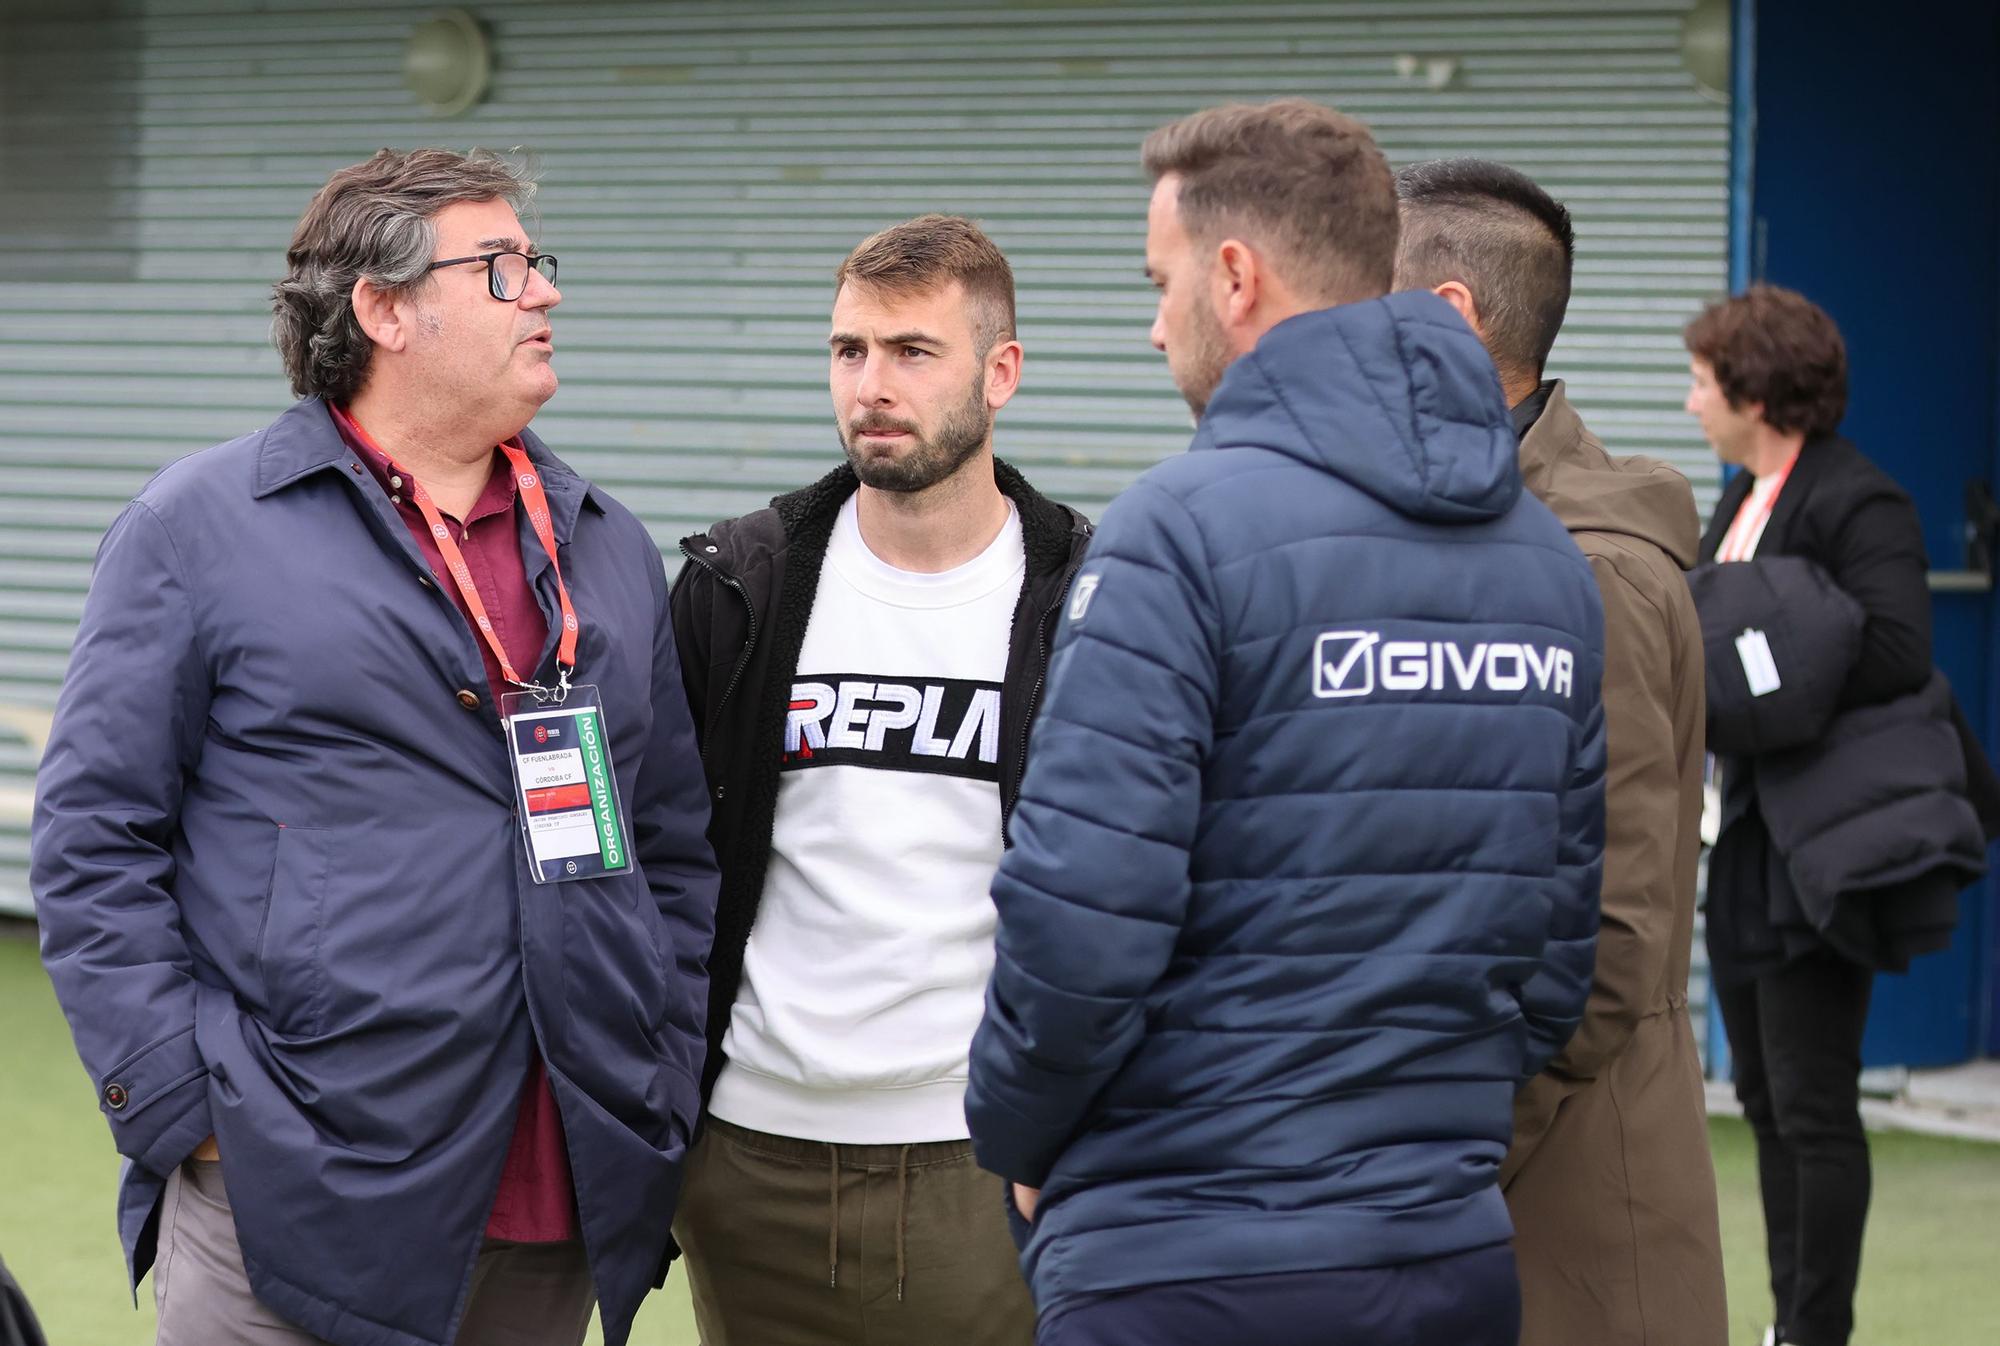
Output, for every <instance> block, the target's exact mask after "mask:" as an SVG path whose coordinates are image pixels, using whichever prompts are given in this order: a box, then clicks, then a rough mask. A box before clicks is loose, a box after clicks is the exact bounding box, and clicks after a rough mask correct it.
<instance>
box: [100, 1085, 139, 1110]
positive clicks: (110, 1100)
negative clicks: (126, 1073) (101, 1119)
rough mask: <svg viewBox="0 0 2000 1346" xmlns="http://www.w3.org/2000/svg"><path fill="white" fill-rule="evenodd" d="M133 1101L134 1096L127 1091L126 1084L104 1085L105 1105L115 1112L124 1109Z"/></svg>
mask: <svg viewBox="0 0 2000 1346" xmlns="http://www.w3.org/2000/svg"><path fill="white" fill-rule="evenodd" d="M131 1101H132V1096H131V1095H130V1094H128V1093H126V1092H125V1086H124V1085H122V1084H107V1085H105V1086H104V1106H105V1107H107V1108H110V1109H111V1110H112V1111H113V1112H119V1111H122V1110H123V1109H124V1107H125V1105H126V1104H127V1103H129V1102H131Z"/></svg>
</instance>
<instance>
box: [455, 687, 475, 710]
mask: <svg viewBox="0 0 2000 1346" xmlns="http://www.w3.org/2000/svg"><path fill="white" fill-rule="evenodd" d="M458 704H459V705H461V706H464V707H465V708H466V709H467V710H478V709H479V693H477V692H475V691H473V690H472V689H471V688H470V687H461V688H459V689H458Z"/></svg>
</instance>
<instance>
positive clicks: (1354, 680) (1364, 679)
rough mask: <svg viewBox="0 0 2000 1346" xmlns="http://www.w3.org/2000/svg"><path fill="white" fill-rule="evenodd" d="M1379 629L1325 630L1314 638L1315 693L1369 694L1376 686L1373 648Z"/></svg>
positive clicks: (1377, 638) (1378, 637)
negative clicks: (1318, 636)
mask: <svg viewBox="0 0 2000 1346" xmlns="http://www.w3.org/2000/svg"><path fill="white" fill-rule="evenodd" d="M1381 639H1382V633H1381V632H1380V631H1326V632H1322V633H1321V635H1320V638H1319V639H1318V640H1316V641H1314V642H1313V695H1314V696H1366V695H1368V694H1369V693H1370V692H1372V691H1374V690H1375V660H1374V659H1373V658H1371V657H1370V653H1371V651H1372V650H1373V649H1374V648H1375V645H1376V643H1377V642H1378V641H1380V640H1381Z"/></svg>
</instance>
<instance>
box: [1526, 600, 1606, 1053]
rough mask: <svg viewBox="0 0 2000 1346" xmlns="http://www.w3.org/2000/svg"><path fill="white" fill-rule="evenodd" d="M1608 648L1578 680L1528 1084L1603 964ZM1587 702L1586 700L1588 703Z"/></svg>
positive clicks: (1530, 996)
mask: <svg viewBox="0 0 2000 1346" xmlns="http://www.w3.org/2000/svg"><path fill="white" fill-rule="evenodd" d="M1602 648H1603V644H1602V635H1601V633H1600V634H1598V635H1597V640H1596V648H1594V649H1593V650H1592V651H1591V653H1590V655H1589V658H1588V663H1589V665H1590V669H1591V673H1590V676H1589V677H1587V678H1585V677H1579V678H1578V679H1577V695H1578V697H1579V700H1580V702H1581V704H1580V710H1581V712H1582V713H1581V718H1580V720H1579V722H1578V724H1577V726H1576V728H1575V730H1574V737H1573V739H1572V742H1573V744H1574V751H1573V754H1572V756H1571V762H1570V775H1569V785H1568V788H1567V789H1565V790H1564V791H1563V796H1562V801H1561V805H1560V815H1559V825H1560V828H1561V832H1560V834H1559V836H1558V838H1557V843H1556V877H1555V882H1554V883H1553V884H1552V885H1551V886H1550V899H1551V900H1550V909H1549V937H1548V943H1547V944H1546V945H1545V946H1544V947H1543V950H1542V966H1541V969H1540V970H1539V971H1538V972H1536V973H1535V975H1534V976H1533V977H1531V978H1530V979H1529V980H1528V981H1527V982H1526V983H1525V984H1524V985H1523V986H1522V987H1521V990H1520V1002H1521V1018H1522V1019H1523V1020H1524V1021H1525V1022H1526V1024H1527V1028H1528V1057H1527V1060H1526V1062H1525V1063H1524V1064H1523V1066H1522V1072H1521V1073H1522V1078H1523V1079H1527V1078H1531V1077H1533V1076H1535V1075H1538V1074H1540V1073H1541V1072H1542V1070H1543V1068H1544V1067H1546V1066H1547V1065H1548V1064H1549V1062H1550V1061H1552V1060H1553V1059H1554V1058H1555V1055H1556V1053H1558V1052H1560V1051H1561V1050H1562V1049H1563V1047H1564V1046H1565V1045H1567V1044H1568V1042H1569V1040H1570V1037H1571V1035H1573V1034H1574V1033H1575V1032H1576V1029H1577V1025H1578V1024H1580V1023H1581V1022H1582V1021H1583V1011H1584V1006H1585V1004H1586V1002H1587V1001H1588V1000H1589V998H1590V988H1591V981H1592V974H1593V971H1594V968H1595V965H1596V961H1597V927H1598V898H1599V888H1600V885H1601V883H1602V881H1603V877H1604V775H1605V749H1606V738H1605V728H1604V703H1603V701H1602V700H1601V699H1600V694H1599V678H1600V676H1601V668H1602V658H1601V656H1599V654H1598V653H1597V651H1598V650H1601V649H1602ZM1586 695H1587V698H1588V699H1587V700H1584V699H1583V698H1585V697H1586Z"/></svg>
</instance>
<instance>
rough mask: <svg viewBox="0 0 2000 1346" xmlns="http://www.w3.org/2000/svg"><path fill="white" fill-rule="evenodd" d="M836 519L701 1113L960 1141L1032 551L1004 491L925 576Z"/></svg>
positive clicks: (849, 520) (872, 1135)
mask: <svg viewBox="0 0 2000 1346" xmlns="http://www.w3.org/2000/svg"><path fill="white" fill-rule="evenodd" d="M858 499H859V497H858V496H850V497H849V498H848V501H847V504H846V506H845V507H844V508H843V509H842V510H841V512H840V518H839V519H838V521H837V522H836V523H835V525H834V529H833V535H832V537H831V539H829V541H828V544H827V551H826V560H825V562H824V563H823V565H822V566H821V570H820V582H819V589H818V593H817V595H816V597H815V599H814V602H813V610H812V618H811V620H810V622H809V623H808V625H807V627H806V635H805V644H804V646H803V647H802V649H801V650H800V652H799V672H798V675H797V677H795V678H794V679H793V683H792V698H791V710H790V713H789V715H788V717H787V720H786V728H785V744H784V754H785V755H784V766H783V768H782V774H781V776H780V778H779V784H778V806H777V814H776V818H775V821H774V826H773V830H772V846H771V867H770V871H769V873H768V874H767V875H766V877H765V881H764V894H763V900H762V902H761V903H760V905H759V907H758V911H757V923H756V925H755V926H754V927H753V928H752V929H751V931H750V942H749V944H748V946H747V947H746V948H745V950H744V954H743V986H742V990H741V991H740V992H739V993H738V995H737V998H736V1005H735V1007H734V1009H733V1010H732V1011H731V1013H730V1018H729V1026H728V1028H727V1029H726V1030H725V1032H724V1035H723V1040H722V1050H723V1055H724V1056H725V1057H727V1058H728V1059H727V1062H726V1064H725V1065H724V1066H723V1068H722V1073H721V1076H720V1077H719V1078H718V1079H717V1080H716V1083H715V1091H714V1094H713V1096H712V1097H711V1099H710V1101H709V1109H710V1111H712V1112H713V1113H714V1114H715V1115H716V1116H718V1117H720V1118H722V1119H723V1120H724V1121H728V1122H734V1123H735V1124H736V1125H738V1126H744V1127H749V1128H751V1129H752V1130H756V1131H764V1132H769V1133H771V1134H773V1135H783V1136H796V1137H801V1138H803V1139H807V1140H820V1141H828V1142H831V1143H834V1144H841V1145H870V1144H903V1143H916V1142H920V1141H932V1140H960V1139H963V1138H964V1137H965V1136H966V1134H967V1130H966V1125H965V1081H966V1056H967V1050H968V1048H969V1047H970V1045H971V1042H972V1033H973V1030H974V1029H975V1028H976V1027H978V1024H979V1016H980V1013H981V1010H982V1008H983V1002H984V997H985V992H986V981H987V978H988V976H989V975H990V974H991V973H992V970H993V935H994V927H995V918H994V912H993V901H992V898H991V897H990V896H989V895H988V887H989V885H990V884H991V883H992V881H993V871H994V870H995V869H996V868H997V867H998V865H999V863H1000V695H1001V683H1002V680H1003V679H1004V677H1005V674H1006V665H1007V638H1008V634H1009V630H1010V628H1011V626H1012V624H1013V619H1014V608H1015V605H1016V604H1017V602H1018V601H1019V599H1020V594H1021V583H1022V578H1023V576H1024V574H1025V573H1026V560H1025V556H1024V553H1023V551H1022V545H1021V523H1020V518H1019V516H1018V515H1017V514H1016V513H1015V512H1014V510H1013V507H1012V506H1011V504H1010V505H1009V507H1008V518H1007V524H1006V526H1005V527H1004V528H1002V529H1001V531H1000V535H999V536H998V537H996V538H995V539H994V540H993V542H992V544H991V545H990V546H988V547H987V548H986V549H985V550H984V551H983V552H981V553H980V554H979V555H978V556H976V557H974V558H973V559H972V560H970V561H968V562H966V563H965V564H964V565H962V566H959V567H957V568H956V569H954V570H949V571H946V572H944V573H942V574H935V575H925V574H914V573H911V572H908V571H902V570H898V569H896V568H894V567H893V566H890V565H888V564H887V563H885V562H884V561H882V560H881V559H880V558H878V557H877V556H875V554H874V553H872V552H870V551H869V550H868V547H867V544H866V543H865V542H863V540H862V537H861V528H860V524H859V516H858V513H857V510H858Z"/></svg>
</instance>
